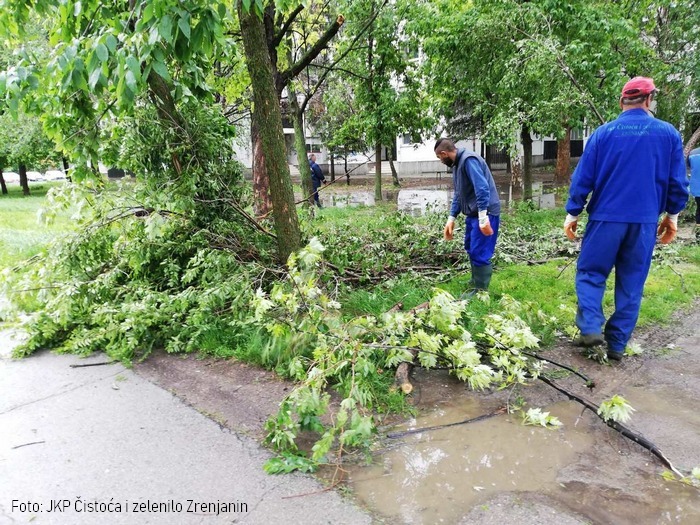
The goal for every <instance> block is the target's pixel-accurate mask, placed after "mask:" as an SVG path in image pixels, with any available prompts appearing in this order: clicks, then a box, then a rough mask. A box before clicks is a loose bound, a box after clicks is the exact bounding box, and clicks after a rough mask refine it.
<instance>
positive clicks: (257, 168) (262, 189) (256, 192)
mask: <svg viewBox="0 0 700 525" xmlns="http://www.w3.org/2000/svg"><path fill="white" fill-rule="evenodd" d="M252 118H253V122H252V125H251V127H250V135H251V139H252V144H253V209H254V211H255V215H256V217H267V215H268V214H269V213H270V211H271V210H272V199H271V198H270V181H269V179H268V178H267V172H266V171H265V156H264V155H263V147H262V142H261V139H260V133H259V132H258V129H259V126H258V124H257V117H256V115H255V113H254V112H253V114H252Z"/></svg>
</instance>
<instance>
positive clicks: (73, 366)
mask: <svg viewBox="0 0 700 525" xmlns="http://www.w3.org/2000/svg"><path fill="white" fill-rule="evenodd" d="M118 362H119V361H117V360H116V359H115V360H113V361H101V362H99V363H87V364H84V365H69V366H70V367H71V368H85V367H86V366H102V365H111V364H112V363H118Z"/></svg>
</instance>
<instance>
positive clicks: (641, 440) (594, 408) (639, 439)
mask: <svg viewBox="0 0 700 525" xmlns="http://www.w3.org/2000/svg"><path fill="white" fill-rule="evenodd" d="M538 379H539V380H540V381H543V382H544V383H546V384H548V385H549V386H551V387H552V388H554V389H555V390H558V391H559V392H561V393H562V394H564V395H565V396H567V397H568V398H569V399H571V400H573V401H577V402H578V403H580V404H581V405H583V406H584V407H585V408H587V409H588V410H590V411H591V412H593V413H594V414H595V415H596V416H598V417H599V418H600V419H602V420H603V421H604V422H605V424H606V425H608V426H609V427H610V428H612V429H614V430H617V431H618V432H619V433H620V434H622V435H623V436H625V437H626V438H627V439H629V440H631V441H634V442H635V443H637V444H638V445H640V446H641V447H643V448H645V449H647V450H648V451H649V452H651V453H652V454H653V455H654V456H656V457H657V458H658V459H659V460H660V461H661V463H663V465H664V466H665V467H667V468H668V469H670V470H671V471H672V472H673V473H674V474H676V475H677V476H679V477H681V478H683V477H684V475H683V474H682V473H681V472H680V471H679V470H678V469H677V468H676V467H674V466H673V464H672V463H671V462H670V461H669V460H668V458H667V457H666V456H664V454H663V453H662V452H661V450H659V448H658V447H657V446H656V445H655V444H654V443H652V442H651V441H649V440H648V439H646V438H645V437H644V436H642V435H641V434H637V433H636V432H634V431H632V430H630V429H629V428H627V427H626V426H625V425H623V424H622V423H618V422H617V421H613V420H612V419H605V418H603V417H602V416H601V415H600V414H598V410H599V409H600V407H599V406H598V405H596V404H595V403H593V402H592V401H589V400H588V399H585V398H583V397H581V396H578V395H576V394H574V393H573V392H570V391H569V390H567V389H566V388H564V387H563V386H560V385H558V384H557V383H555V382H554V381H552V380H551V379H549V378H547V377H544V376H542V375H540V376H538Z"/></svg>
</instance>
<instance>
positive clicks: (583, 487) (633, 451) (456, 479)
mask: <svg viewBox="0 0 700 525" xmlns="http://www.w3.org/2000/svg"><path fill="white" fill-rule="evenodd" d="M630 394H632V395H631V397H632V398H633V399H634V400H635V401H637V402H638V403H639V409H640V410H649V411H652V412H653V411H655V410H656V411H659V412H660V413H663V412H665V411H666V410H667V409H668V407H667V406H666V403H668V400H664V399H661V398H657V397H656V396H654V395H653V393H649V392H647V393H646V394H645V395H643V402H642V397H640V398H638V397H637V396H635V395H634V393H633V392H630ZM492 404H493V403H488V402H486V403H484V402H483V401H480V400H479V399H478V398H477V399H474V398H468V399H464V398H463V401H460V402H458V403H452V404H448V405H447V406H445V405H442V406H441V407H440V408H438V409H437V410H435V411H433V412H431V413H429V414H427V415H425V416H423V417H419V418H417V419H415V420H412V421H410V422H409V424H408V425H407V426H405V427H401V428H397V429H394V430H393V431H401V430H412V429H420V428H425V427H428V426H434V425H440V424H445V423H452V422H457V421H462V420H464V419H468V418H471V417H475V416H477V415H481V414H485V413H490V412H492V411H493V410H494V406H491V405H492ZM545 410H547V411H549V412H551V414H553V415H556V416H557V417H558V418H559V419H560V420H561V422H562V423H563V427H561V428H560V429H555V430H551V429H545V428H542V427H532V426H524V425H522V423H521V420H520V418H519V417H518V416H517V415H515V414H512V415H508V414H504V415H500V416H495V417H493V418H490V419H486V420H483V421H479V422H475V423H470V424H465V425H459V426H454V427H450V428H445V429H438V430H431V431H424V432H420V433H417V434H411V435H406V436H403V437H400V438H398V439H395V440H392V439H387V440H386V441H385V442H384V445H385V447H384V448H383V449H382V450H380V451H378V452H377V453H376V454H375V456H374V462H373V464H371V465H369V466H355V467H351V468H350V470H349V487H350V488H351V489H352V491H353V493H354V494H355V496H356V497H357V498H358V499H359V500H360V501H361V502H362V503H363V504H364V505H366V506H367V507H369V508H371V509H372V510H374V511H376V512H378V513H379V514H380V515H381V516H382V518H383V519H384V520H385V521H386V522H387V523H391V524H394V523H396V524H399V523H402V524H404V523H405V524H433V523H465V524H466V523H480V522H481V521H478V520H475V518H473V517H470V516H471V515H472V514H474V513H475V511H476V512H481V513H483V512H484V511H483V509H489V508H490V505H491V502H492V501H494V500H498V499H499V498H501V497H503V495H507V494H515V495H516V497H515V501H517V502H518V504H520V505H523V502H527V501H528V500H529V499H533V498H534V499H535V500H536V499H542V498H543V497H545V498H547V499H548V502H549V503H548V506H547V507H546V509H547V512H545V513H544V515H545V517H544V518H543V517H542V516H537V517H535V516H533V515H530V514H528V512H530V510H526V511H525V515H523V511H522V510H520V511H515V510H512V509H509V510H506V511H503V512H504V513H505V518H504V519H506V522H507V523H514V522H515V521H511V520H514V519H516V517H517V519H518V522H519V523H522V522H523V521H521V520H525V521H524V522H526V523H542V524H555V523H561V519H562V514H561V511H562V509H563V512H564V515H565V516H566V517H567V518H572V517H574V516H575V517H577V518H578V519H579V520H580V521H574V522H576V523H591V522H592V523H614V524H624V523H629V524H645V523H655V524H660V523H669V524H671V523H672V524H686V523H687V524H691V523H692V524H697V523H700V492H698V490H697V489H694V488H690V487H686V486H684V485H682V484H680V483H670V482H667V481H664V480H663V479H662V478H661V476H660V473H661V472H662V471H663V468H662V467H661V466H660V465H659V464H658V462H657V461H656V460H655V459H653V458H652V457H651V456H647V455H646V453H645V452H644V451H641V449H639V448H638V447H636V445H633V444H631V443H630V442H629V441H627V440H625V439H623V438H621V437H620V436H619V435H618V434H617V433H616V432H614V431H612V430H610V429H608V428H607V427H605V426H604V425H603V424H602V423H601V422H600V421H599V420H598V419H597V418H595V417H594V416H592V415H590V414H589V413H587V414H585V415H582V414H581V406H580V405H578V404H576V403H573V402H568V401H562V402H558V403H555V404H553V405H549V406H547V407H546V409H545ZM689 415H691V416H692V417H693V418H697V416H694V415H693V414H689ZM696 439H697V436H696ZM640 451H641V452H640ZM640 458H641V459H640ZM529 505H530V506H529V507H528V506H527V505H525V507H526V508H530V509H531V508H532V502H530V504H529ZM470 513H471V514H470ZM567 523H569V521H567Z"/></svg>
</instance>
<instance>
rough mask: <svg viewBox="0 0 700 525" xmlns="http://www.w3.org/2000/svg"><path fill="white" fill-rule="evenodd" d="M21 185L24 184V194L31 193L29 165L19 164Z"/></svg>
mask: <svg viewBox="0 0 700 525" xmlns="http://www.w3.org/2000/svg"><path fill="white" fill-rule="evenodd" d="M19 185H20V186H22V194H23V195H29V181H28V180H27V166H26V165H25V164H20V165H19Z"/></svg>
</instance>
